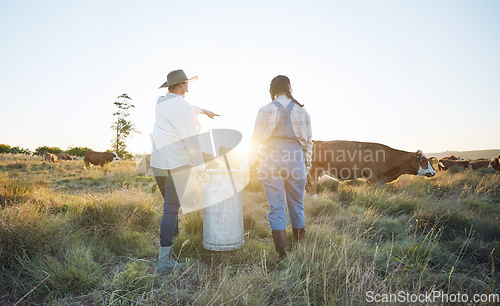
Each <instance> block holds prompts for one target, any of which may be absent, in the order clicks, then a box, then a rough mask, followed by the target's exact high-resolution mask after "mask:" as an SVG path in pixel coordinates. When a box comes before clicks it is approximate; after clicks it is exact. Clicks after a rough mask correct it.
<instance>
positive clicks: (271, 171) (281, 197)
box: [249, 75, 313, 259]
mask: <svg viewBox="0 0 500 306" xmlns="http://www.w3.org/2000/svg"><path fill="white" fill-rule="evenodd" d="M269 92H270V94H271V100H272V102H271V103H269V104H267V105H265V106H264V107H262V108H261V109H260V110H259V112H258V114H257V119H256V121H255V128H254V132H253V135H252V141H251V143H252V144H251V150H250V154H249V157H250V165H253V164H254V163H255V162H257V161H259V162H260V180H261V182H262V184H263V185H264V190H265V192H266V197H267V200H268V202H269V214H268V217H269V225H270V227H271V230H272V236H273V240H274V244H275V246H276V251H277V252H278V254H279V256H280V257H281V258H282V259H283V258H285V257H286V223H287V214H286V212H287V208H288V214H289V216H290V223H291V225H292V230H293V237H294V241H299V240H301V239H303V237H304V234H305V217H304V193H305V186H306V178H307V170H309V169H310V168H311V156H312V145H313V144H312V133H311V119H310V117H309V115H308V114H307V111H306V110H305V108H304V105H303V104H300V103H299V102H298V101H297V100H296V99H295V98H294V97H293V96H292V88H291V85H290V79H289V78H288V77H286V76H284V75H278V76H277V77H275V78H274V79H273V80H272V81H271V86H270V90H269Z"/></svg>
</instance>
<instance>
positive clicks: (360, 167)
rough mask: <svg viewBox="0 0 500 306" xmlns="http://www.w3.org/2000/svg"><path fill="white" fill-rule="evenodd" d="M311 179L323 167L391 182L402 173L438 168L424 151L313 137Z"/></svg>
mask: <svg viewBox="0 0 500 306" xmlns="http://www.w3.org/2000/svg"><path fill="white" fill-rule="evenodd" d="M312 158H313V160H312V168H311V170H310V175H311V177H310V179H313V182H315V181H316V180H317V179H316V178H317V177H318V175H320V174H321V173H323V171H326V172H328V173H329V174H330V175H332V176H333V177H336V178H338V179H341V180H348V179H356V178H363V179H366V180H368V181H370V182H377V181H380V182H391V181H394V180H395V179H397V178H398V177H399V176H400V175H402V174H414V175H419V176H428V177H431V176H434V175H436V172H435V171H434V169H433V168H432V166H431V164H430V163H429V161H428V160H427V158H426V157H425V156H424V154H423V153H422V151H420V150H418V151H417V152H406V151H401V150H396V149H393V148H391V147H388V146H386V145H383V144H379V143H371V142H358V141H345V140H334V141H314V146H313V157H312Z"/></svg>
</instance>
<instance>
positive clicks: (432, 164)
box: [428, 156, 439, 172]
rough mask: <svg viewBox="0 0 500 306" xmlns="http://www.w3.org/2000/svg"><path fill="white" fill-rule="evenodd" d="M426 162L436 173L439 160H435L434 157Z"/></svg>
mask: <svg viewBox="0 0 500 306" xmlns="http://www.w3.org/2000/svg"><path fill="white" fill-rule="evenodd" d="M428 160H429V163H430V164H431V166H432V169H434V171H436V172H437V171H438V170H439V160H438V159H437V158H435V157H434V156H432V157H429V158H428Z"/></svg>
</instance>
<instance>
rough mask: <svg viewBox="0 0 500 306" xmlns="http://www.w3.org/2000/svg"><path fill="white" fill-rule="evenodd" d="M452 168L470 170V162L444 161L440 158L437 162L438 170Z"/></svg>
mask: <svg viewBox="0 0 500 306" xmlns="http://www.w3.org/2000/svg"><path fill="white" fill-rule="evenodd" d="M454 166H455V167H462V168H464V169H468V168H470V162H469V161H468V160H451V159H444V158H441V159H440V160H439V170H448V169H450V168H451V167H454Z"/></svg>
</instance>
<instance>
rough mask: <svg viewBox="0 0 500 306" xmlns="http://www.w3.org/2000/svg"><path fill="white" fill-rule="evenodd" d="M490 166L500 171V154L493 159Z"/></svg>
mask: <svg viewBox="0 0 500 306" xmlns="http://www.w3.org/2000/svg"><path fill="white" fill-rule="evenodd" d="M488 168H493V169H495V170H498V171H500V155H498V156H497V157H494V158H492V159H491V161H490V164H489V165H488Z"/></svg>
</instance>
